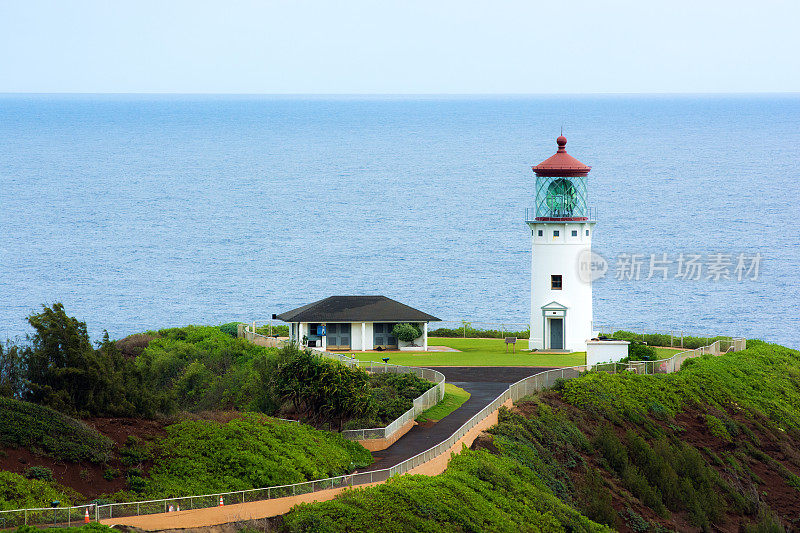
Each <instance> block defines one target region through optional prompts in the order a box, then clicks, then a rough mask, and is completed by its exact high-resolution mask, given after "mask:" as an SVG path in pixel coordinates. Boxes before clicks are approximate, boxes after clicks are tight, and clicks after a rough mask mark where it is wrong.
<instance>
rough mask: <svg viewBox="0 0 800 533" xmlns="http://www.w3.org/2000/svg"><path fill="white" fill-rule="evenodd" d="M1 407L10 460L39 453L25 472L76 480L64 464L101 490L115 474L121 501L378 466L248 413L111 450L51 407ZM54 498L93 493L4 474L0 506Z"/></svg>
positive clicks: (337, 441) (306, 430)
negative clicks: (41, 469) (43, 469)
mask: <svg viewBox="0 0 800 533" xmlns="http://www.w3.org/2000/svg"><path fill="white" fill-rule="evenodd" d="M0 406H2V407H3V409H2V411H0V430H2V431H0V442H2V444H3V445H5V446H7V448H6V449H7V450H8V451H7V452H3V454H4V455H3V459H4V460H5V461H10V460H12V459H14V456H15V455H16V454H17V452H18V451H19V450H22V451H24V450H32V451H34V452H35V453H30V452H26V453H25V454H24V458H25V461H26V463H25V464H24V465H22V466H23V467H24V468H23V471H24V469H25V468H28V467H31V466H47V467H48V468H50V469H51V470H52V472H53V475H54V477H55V479H56V481H58V482H61V483H64V484H67V485H68V484H70V483H72V481H75V480H74V479H72V480H70V479H69V476H65V475H64V473H65V472H66V470H67V469H68V468H69V469H71V470H74V469H83V470H82V472H85V474H86V476H95V478H96V479H98V480H99V481H97V482H96V484H98V485H103V486H106V485H108V484H109V483H104V480H103V479H100V478H102V476H103V475H104V473H108V472H111V471H114V474H113V475H114V476H115V477H117V481H118V483H116V487H117V488H115V489H114V490H118V488H119V487H120V486H123V487H126V488H125V489H124V490H123V491H121V492H117V493H116V494H115V495H114V499H116V500H131V499H144V498H149V497H153V498H157V497H168V496H177V495H188V494H206V493H208V492H215V491H227V490H239V489H247V488H257V487H265V486H270V485H282V484H289V483H296V482H300V481H306V480H312V479H319V478H325V477H329V476H334V475H339V474H344V473H347V472H351V471H352V470H353V469H354V468H359V467H363V466H366V465H368V464H369V463H371V462H372V456H371V454H370V453H369V452H368V451H367V450H365V449H364V448H363V447H362V446H360V445H359V444H357V443H354V442H351V441H348V440H345V439H344V438H343V437H341V436H340V435H338V434H334V433H329V432H325V431H318V430H315V429H313V428H312V427H310V426H307V425H305V424H296V423H290V422H282V421H278V420H276V419H273V418H270V417H266V416H263V415H259V414H244V415H241V417H237V418H234V419H233V420H231V421H230V422H227V423H221V422H213V421H208V420H195V421H188V420H187V421H183V422H179V423H177V424H172V425H170V426H167V435H166V436H165V437H163V438H160V437H153V436H151V437H150V439H149V440H139V439H133V440H132V441H130V442H128V443H126V444H125V445H124V446H120V445H119V444H118V445H117V446H116V447H113V446H112V441H111V440H110V439H108V438H107V437H105V436H103V435H101V434H100V433H98V432H97V431H95V430H94V429H91V428H89V427H88V426H86V425H85V424H83V423H82V422H79V421H78V420H75V419H72V418H70V417H68V416H65V415H63V414H61V413H59V412H57V411H53V410H52V409H48V408H44V407H40V406H36V405H33V404H30V403H26V402H19V401H16V400H8V399H0ZM130 427H131V429H130V431H135V430H134V429H133V428H134V426H133V425H131V426H130ZM124 439H125V437H122V440H123V441H124ZM112 447H113V448H115V449H114V452H112ZM54 458H55V459H54ZM54 461H56V462H55V463H54ZM101 461H102V462H101ZM106 461H108V463H106ZM14 463H15V465H16V464H17V462H16V460H14ZM20 464H21V463H20ZM149 465H152V468H150V469H149V471H148V468H147V467H148V466H149ZM84 481H85V480H84ZM109 481H110V480H109ZM85 484H86V483H84V485H85ZM121 484H122V485H121ZM102 490H103V489H98V490H97V492H91V490H90V491H89V492H84V494H89V495H97V494H99V493H100V492H101V491H102ZM81 492H83V491H81ZM53 499H57V500H60V501H62V502H64V503H66V502H72V503H83V502H84V501H87V500H89V499H91V497H82V496H81V495H80V494H78V493H77V492H75V491H74V490H72V489H69V488H67V487H63V486H60V485H59V484H58V483H53V482H45V481H37V480H29V479H26V478H25V477H24V476H22V475H21V474H19V473H13V472H9V471H0V509H19V508H23V507H42V506H44V507H47V506H49V502H50V501H51V500H53Z"/></svg>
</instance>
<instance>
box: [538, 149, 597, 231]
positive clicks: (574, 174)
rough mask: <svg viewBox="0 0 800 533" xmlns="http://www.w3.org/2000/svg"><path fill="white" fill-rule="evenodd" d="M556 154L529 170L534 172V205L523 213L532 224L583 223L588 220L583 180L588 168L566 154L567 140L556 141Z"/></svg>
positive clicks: (585, 188) (588, 211)
mask: <svg viewBox="0 0 800 533" xmlns="http://www.w3.org/2000/svg"><path fill="white" fill-rule="evenodd" d="M556 144H557V145H558V151H557V152H556V153H555V154H554V155H553V156H552V157H550V158H548V159H546V160H544V161H542V162H541V163H539V164H538V165H536V166H535V167H532V168H533V171H534V172H535V173H536V206H535V207H534V208H533V209H532V210H529V211H528V213H526V218H527V220H528V221H529V222H533V221H541V222H548V221H570V220H571V221H584V220H589V219H590V218H593V217H592V213H591V212H590V209H589V206H588V203H587V201H588V198H587V187H586V180H587V176H588V175H589V171H590V170H591V169H592V167H590V166H587V165H584V164H583V163H581V162H580V161H578V160H577V159H575V158H574V157H572V156H571V155H569V154H568V153H567V149H566V146H567V138H566V137H564V136H563V135H561V136H559V137H558V139H556Z"/></svg>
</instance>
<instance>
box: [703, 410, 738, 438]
mask: <svg viewBox="0 0 800 533" xmlns="http://www.w3.org/2000/svg"><path fill="white" fill-rule="evenodd" d="M705 419H706V426H708V430H709V431H710V432H711V434H712V435H714V436H715V437H717V438H718V439H721V440H724V441H725V442H732V441H733V437H731V434H730V433H729V432H728V428H726V427H725V424H724V423H723V422H722V420H720V419H719V418H717V417H716V416H714V415H708V414H707V415H705Z"/></svg>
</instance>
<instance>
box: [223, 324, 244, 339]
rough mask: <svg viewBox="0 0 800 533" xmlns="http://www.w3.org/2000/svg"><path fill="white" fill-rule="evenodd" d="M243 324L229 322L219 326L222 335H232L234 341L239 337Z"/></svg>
mask: <svg viewBox="0 0 800 533" xmlns="http://www.w3.org/2000/svg"><path fill="white" fill-rule="evenodd" d="M241 323H242V322H228V323H227V324H221V325H219V326H217V327H218V328H219V330H220V331H221V332H222V333H225V334H226V335H230V336H231V337H233V338H234V339H235V338H236V337H238V336H239V324H241Z"/></svg>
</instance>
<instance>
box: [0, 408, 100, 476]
mask: <svg viewBox="0 0 800 533" xmlns="http://www.w3.org/2000/svg"><path fill="white" fill-rule="evenodd" d="M0 443H2V444H4V445H6V446H13V447H21V448H31V447H36V448H38V449H40V450H42V451H43V452H44V453H45V454H46V455H48V456H50V457H54V458H56V459H62V460H65V461H72V462H78V461H92V462H95V463H103V462H106V461H108V460H109V459H110V458H111V450H112V447H113V443H112V442H111V440H110V439H109V438H107V437H104V436H103V435H101V434H100V433H98V432H97V431H95V430H94V429H92V428H90V427H89V426H87V425H86V424H84V423H83V422H80V421H78V420H75V419H74V418H70V417H68V416H66V415H64V414H62V413H59V412H58V411H55V410H53V409H50V408H48V407H42V406H39V405H35V404H32V403H28V402H21V401H17V400H11V399H9V398H0Z"/></svg>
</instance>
